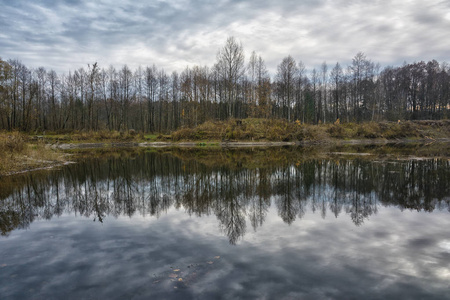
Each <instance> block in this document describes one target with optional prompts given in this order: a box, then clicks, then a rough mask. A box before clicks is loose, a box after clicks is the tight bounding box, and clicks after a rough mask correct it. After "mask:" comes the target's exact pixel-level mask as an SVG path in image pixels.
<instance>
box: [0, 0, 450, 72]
mask: <svg viewBox="0 0 450 300" xmlns="http://www.w3.org/2000/svg"><path fill="white" fill-rule="evenodd" d="M228 36H234V37H235V38H236V39H237V40H238V41H240V42H241V43H242V45H243V47H244V51H245V54H246V62H247V61H248V58H249V56H250V53H251V52H252V51H253V50H255V51H256V52H257V53H258V54H259V55H261V56H262V58H263V59H264V60H265V61H266V64H267V66H268V68H269V71H270V72H271V73H272V74H273V73H274V72H275V71H276V66H277V65H278V64H279V63H280V62H281V60H282V59H283V57H285V56H287V55H289V54H290V55H292V56H293V57H294V58H295V60H296V61H300V60H301V61H303V63H304V64H305V65H306V67H307V68H308V69H311V68H313V67H318V66H319V65H320V64H321V63H322V62H323V61H326V62H327V63H328V64H330V65H334V64H335V63H336V62H337V61H339V62H340V63H341V64H342V65H346V64H348V63H349V62H351V59H352V58H353V57H354V56H355V54H356V53H357V52H359V51H362V52H364V53H365V54H366V56H367V58H369V59H371V60H372V61H374V62H379V63H380V64H381V65H382V66H383V67H384V66H387V65H401V64H402V63H403V62H404V61H406V62H414V61H420V60H426V61H427V60H431V59H436V60H438V61H439V62H443V61H447V62H449V61H450V59H449V56H450V1H449V0H427V1H424V0H420V1H415V0H371V1H366V0H297V1H295V0H277V1H272V0H258V1H256V0H255V1H237V0H235V1H229V0H207V1H201V0H168V1H143V0H122V1H112V0H111V1H107V0H98V1H84V0H34V1H29V0H0V57H1V58H2V59H15V58H17V59H19V60H21V61H22V62H23V63H24V64H25V65H27V66H28V67H32V68H34V67H39V66H44V67H46V68H47V69H54V70H56V71H57V72H59V73H67V72H68V71H69V70H74V69H78V68H80V67H86V66H87V64H88V63H90V64H92V63H93V62H98V64H99V66H100V67H108V66H109V65H110V64H112V65H114V66H116V67H121V66H122V65H124V64H127V65H128V66H130V67H131V68H133V69H134V68H136V67H137V66H138V65H142V66H147V65H152V64H156V66H157V67H159V68H164V69H165V70H166V71H167V72H171V71H174V70H176V71H182V70H183V69H184V68H185V67H186V66H188V65H189V66H192V65H208V66H212V65H213V63H214V62H215V60H216V54H217V51H218V49H219V48H220V47H221V46H223V45H224V43H225V41H226V39H227V37H228Z"/></svg>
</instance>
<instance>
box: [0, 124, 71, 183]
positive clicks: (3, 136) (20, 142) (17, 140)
mask: <svg viewBox="0 0 450 300" xmlns="http://www.w3.org/2000/svg"><path fill="white" fill-rule="evenodd" d="M64 160H65V158H64V155H63V154H62V153H61V152H58V151H56V150H53V149H51V148H49V147H48V146H47V145H46V144H45V142H43V141H37V142H31V141H30V138H29V137H28V136H27V135H25V134H22V133H18V132H9V133H5V132H4V133H0V176H1V175H5V174H11V173H15V172H19V171H24V170H29V169H36V168H42V167H47V166H51V165H54V164H58V163H61V162H63V161H64Z"/></svg>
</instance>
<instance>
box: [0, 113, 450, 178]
mask: <svg viewBox="0 0 450 300" xmlns="http://www.w3.org/2000/svg"><path fill="white" fill-rule="evenodd" d="M396 143H397V144H408V143H421V144H430V143H450V120H441V121H434V120H433V121H431V120H430V121H407V122H380V123H375V122H370V123H361V124H357V123H345V124H340V123H339V122H335V123H334V124H319V125H309V124H302V123H300V122H291V123H289V122H286V121H284V120H268V119H244V120H234V119H233V120H228V121H217V122H206V123H204V124H201V125H199V126H197V127H195V128H182V129H180V130H177V131H175V132H173V133H171V134H167V135H162V134H159V135H155V134H143V133H137V132H135V131H133V130H129V131H127V132H115V131H98V132H72V133H64V134H62V133H47V134H41V135H36V134H35V135H27V134H23V133H17V132H12V133H0V176H4V175H10V174H15V173H20V172H26V171H32V170H37V169H43V168H52V167H56V166H61V165H63V164H66V163H69V162H70V157H69V154H67V151H68V150H73V149H85V150H89V149H103V148H105V149H114V148H130V147H147V148H170V147H178V148H193V147H199V148H255V147H282V146H319V147H324V145H327V146H330V145H335V146H339V145H384V144H396Z"/></svg>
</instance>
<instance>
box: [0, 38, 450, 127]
mask: <svg viewBox="0 0 450 300" xmlns="http://www.w3.org/2000/svg"><path fill="white" fill-rule="evenodd" d="M272 77H273V78H271V76H270V74H269V72H268V70H267V68H266V65H265V62H264V60H263V58H262V57H261V56H260V55H258V54H257V53H256V52H253V53H252V54H251V56H250V58H249V60H248V62H246V61H245V57H244V49H243V46H242V44H241V43H240V42H238V41H237V40H236V39H235V38H234V37H229V38H228V39H227V41H226V43H225V44H224V45H223V46H222V47H221V48H220V49H219V50H218V52H217V57H216V62H215V63H214V65H213V66H193V67H186V68H185V69H184V70H182V71H181V72H180V73H179V72H177V71H174V72H172V73H171V74H168V73H166V72H165V71H164V69H160V68H158V67H157V66H155V65H151V66H146V67H138V68H137V69H135V70H131V69H130V68H129V67H128V66H127V65H124V66H123V67H121V68H120V69H116V68H114V67H113V66H109V67H106V68H105V67H100V66H99V65H98V64H97V63H93V64H88V65H87V67H86V68H79V69H77V70H75V71H73V72H72V71H71V72H69V73H68V74H57V73H56V72H55V71H54V70H47V69H45V68H44V67H39V68H36V69H31V68H28V67H27V66H25V65H24V64H22V63H21V61H19V60H17V59H9V60H2V59H1V58H0V130H8V131H11V130H19V131H23V132H36V133H37V132H45V131H52V132H73V131H98V130H115V131H125V130H130V129H133V130H136V131H139V132H146V133H148V132H150V133H170V132H173V131H174V130H177V129H179V128H182V127H188V128H191V127H195V126H197V125H199V124H202V123H204V122H206V121H214V120H228V119H232V118H234V119H244V118H265V119H268V118H270V119H284V120H286V121H288V122H295V121H296V122H302V123H307V124H320V123H333V122H336V121H337V120H339V122H365V121H377V122H379V121H397V120H421V119H434V120H438V119H448V117H449V116H450V66H449V65H448V64H447V63H445V62H442V63H439V62H437V61H435V60H432V61H429V62H424V61H420V62H414V63H404V64H403V65H402V66H397V67H393V66H387V67H384V68H381V66H380V65H379V64H378V63H375V62H373V61H371V60H370V59H369V58H367V57H366V55H365V54H364V53H362V52H359V53H357V54H356V55H355V56H354V57H353V59H352V62H351V64H350V65H348V66H342V65H341V64H340V63H339V62H337V63H335V64H333V65H328V64H327V63H326V62H324V63H323V64H322V65H321V66H320V68H318V69H316V68H314V69H312V70H306V68H305V64H304V63H303V62H302V61H296V60H295V59H294V58H293V57H292V56H290V55H289V56H286V57H284V58H283V59H282V60H281V62H280V63H279V65H278V67H277V71H276V74H275V75H274V76H272Z"/></svg>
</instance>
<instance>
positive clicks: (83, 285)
mask: <svg viewBox="0 0 450 300" xmlns="http://www.w3.org/2000/svg"><path fill="white" fill-rule="evenodd" d="M0 181H1V183H0V225H1V228H0V229H1V236H0V299H450V294H449V291H450V230H449V228H450V213H449V207H450V160H449V159H448V158H445V157H440V158H430V157H428V158H424V159H418V158H417V157H415V158H410V157H409V156H404V155H384V156H373V155H367V156H366V155H361V153H358V155H356V154H355V155H347V154H345V153H341V152H339V153H331V155H330V154H323V153H316V152H314V151H313V153H309V152H308V153H305V151H303V150H301V149H298V148H293V149H256V150H255V149H245V150H219V149H218V150H209V151H203V150H186V149H185V150H183V149H173V150H159V151H145V150H144V151H137V150H130V151H121V152H115V153H107V154H102V153H95V154H87V155H86V156H85V157H83V158H82V159H80V162H78V163H76V164H72V165H69V166H66V167H63V168H61V169H59V170H54V171H51V172H48V171H47V172H34V173H29V174H26V175H21V176H13V177H8V178H1V179H0Z"/></svg>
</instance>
